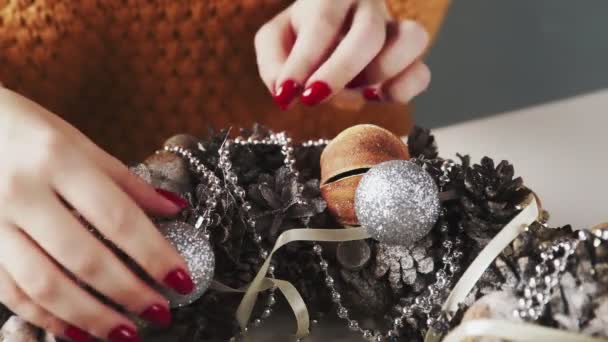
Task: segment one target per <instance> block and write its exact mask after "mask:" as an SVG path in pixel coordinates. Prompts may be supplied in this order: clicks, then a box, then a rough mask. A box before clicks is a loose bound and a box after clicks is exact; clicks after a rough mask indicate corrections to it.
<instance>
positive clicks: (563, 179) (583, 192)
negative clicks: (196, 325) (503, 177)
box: [165, 91, 608, 342]
mask: <svg viewBox="0 0 608 342" xmlns="http://www.w3.org/2000/svg"><path fill="white" fill-rule="evenodd" d="M607 108H608V91H602V92H597V93H593V94H588V95H583V96H578V97H575V98H571V99H566V100H563V101H558V102H554V103H549V104H544V105H540V106H536V107H532V108H526V109H523V110H518V111H515V112H510V113H505V114H502V115H498V116H493V117H491V118H487V119H482V120H475V121H470V122H465V123H462V124H458V125H453V126H449V127H445V128H441V129H436V130H434V133H435V135H436V137H437V142H438V145H439V152H440V155H441V156H442V157H447V158H452V157H454V158H455V154H456V153H457V152H460V153H461V154H462V153H466V154H469V155H471V157H472V160H473V161H475V162H477V161H479V159H480V158H481V157H482V156H484V155H488V156H490V157H492V158H494V159H495V160H497V161H500V160H501V159H507V160H509V161H511V162H512V163H513V164H514V165H515V171H516V174H517V175H520V176H522V177H523V178H524V182H525V183H526V184H527V185H528V186H529V187H531V188H532V189H534V190H535V191H536V192H537V193H538V194H539V196H540V197H541V199H542V202H543V206H544V207H545V208H546V209H547V210H549V211H550V213H551V217H552V218H551V223H553V224H556V225H563V224H567V223H571V224H573V225H574V226H575V227H585V226H592V225H594V224H597V223H599V222H601V221H605V220H608V210H606V208H607V207H608V205H607V202H606V200H605V199H604V197H605V194H606V193H608V182H607V181H606V178H607V177H608V174H607V172H606V170H607V169H608V159H607V158H606V157H607V155H606V148H607V147H608V142H607V141H608V136H607V137H604V134H605V131H606V128H608V113H606V112H607V111H608V110H606V109H607ZM419 115H420V114H419ZM320 290H321V291H324V290H325V289H320ZM275 316H277V317H274V318H273V319H271V321H270V322H269V323H267V324H266V325H264V327H263V328H261V329H257V330H254V331H252V332H251V333H250V334H249V337H248V338H247V341H255V342H279V341H281V342H284V341H294V339H293V338H290V337H289V334H290V333H291V332H293V331H294V330H295V323H294V321H293V317H292V314H291V313H290V312H289V311H284V313H281V314H277V315H275ZM169 340H170V339H168V340H165V341H169ZM305 341H307V342H346V341H352V342H358V341H363V340H362V339H361V338H359V337H358V336H356V335H352V334H350V332H349V331H348V330H347V329H346V328H345V327H344V326H343V325H340V324H338V323H336V321H333V322H331V323H327V322H326V323H321V324H320V325H319V326H314V329H313V333H312V335H311V336H310V337H309V338H307V339H306V340H305Z"/></svg>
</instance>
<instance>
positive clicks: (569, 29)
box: [415, 0, 608, 127]
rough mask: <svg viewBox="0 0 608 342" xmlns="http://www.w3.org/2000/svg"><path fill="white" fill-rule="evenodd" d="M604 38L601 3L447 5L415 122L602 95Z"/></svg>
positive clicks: (607, 76)
mask: <svg viewBox="0 0 608 342" xmlns="http://www.w3.org/2000/svg"><path fill="white" fill-rule="evenodd" d="M607 33H608V1H606V0H579V1H575V0H452V5H451V8H450V9H449V12H448V15H447V18H446V21H445V22H444V25H443V27H442V30H441V33H440V35H439V37H438V39H437V41H436V42H435V45H434V47H433V49H432V50H431V53H430V55H429V56H428V58H427V62H428V63H429V65H430V67H431V70H432V73H433V80H432V82H431V86H430V88H429V90H428V91H427V92H426V93H425V94H423V95H421V96H420V97H419V98H418V99H417V100H416V102H415V105H416V111H415V112H416V118H415V119H416V122H417V124H419V125H422V126H426V127H438V126H445V125H448V124H451V123H455V122H461V121H465V120H469V119H473V118H477V117H483V116H489V115H492V114H496V113H499V112H504V111H507V110H513V109H517V108H521V107H525V106H529V105H533V104H539V103H543V102H546V101H550V100H555V99H560V98H565V97H569V96H573V95H577V94H581V93H586V92H590V91H593V90H598V89H602V88H606V87H608V67H607V65H606V64H608V41H607V40H608V38H606V34H607ZM573 114H576V113H573Z"/></svg>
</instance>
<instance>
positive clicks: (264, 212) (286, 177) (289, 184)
mask: <svg viewBox="0 0 608 342" xmlns="http://www.w3.org/2000/svg"><path fill="white" fill-rule="evenodd" d="M318 187H319V182H318V180H310V181H308V182H307V183H306V184H305V185H304V188H303V189H298V183H297V179H296V178H295V176H294V175H293V173H291V172H289V171H288V170H287V168H286V167H281V168H279V169H278V170H277V171H276V172H274V174H273V175H270V174H262V175H260V176H259V179H258V182H257V183H255V184H251V185H250V186H249V189H248V191H247V196H248V197H249V199H250V200H251V203H252V204H253V210H252V214H253V217H254V218H255V219H256V229H257V230H258V231H259V232H260V234H261V235H262V237H263V238H264V239H265V240H266V241H267V242H268V243H269V245H270V246H272V245H273V244H274V242H275V241H276V239H277V238H278V236H279V235H280V234H281V233H282V232H283V231H285V230H287V229H290V228H296V227H300V228H301V227H304V226H306V225H308V223H309V222H310V219H311V218H312V217H314V216H316V215H318V214H320V213H322V212H323V211H324V210H325V207H326V205H325V201H323V199H322V198H320V197H319V196H318V194H319V191H318ZM307 188H311V189H307ZM300 191H301V194H302V195H301V196H300V197H299V195H298V194H299V193H300ZM309 194H310V195H309Z"/></svg>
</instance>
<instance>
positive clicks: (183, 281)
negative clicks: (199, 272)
mask: <svg viewBox="0 0 608 342" xmlns="http://www.w3.org/2000/svg"><path fill="white" fill-rule="evenodd" d="M164 281H165V284H166V285H167V286H168V287H170V288H172V289H174V290H175V291H177V293H180V294H182V295H187V294H189V293H190V292H192V291H194V282H193V281H192V278H190V275H189V274H188V272H186V271H185V270H184V269H183V268H178V269H176V270H173V271H171V272H169V274H167V276H166V277H165V279H164Z"/></svg>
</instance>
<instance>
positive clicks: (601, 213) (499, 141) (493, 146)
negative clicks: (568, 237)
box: [434, 90, 608, 228]
mask: <svg viewBox="0 0 608 342" xmlns="http://www.w3.org/2000/svg"><path fill="white" fill-rule="evenodd" d="M607 132H608V90H604V91H600V92H595V93H592V94H587V95H582V96H577V97H573V98H570V99H566V100H561V101H557V102H553V103H549V104H544V105H540V106H536V107H531V108H526V109H522V110H518V111H515V112H510V113H505V114H502V115H498V116H493V117H490V118H487V119H482V120H475V121H471V122H465V123H461V124H457V125H453V126H449V127H445V128H441V129H437V130H435V131H434V133H435V135H436V138H437V142H438V145H439V152H440V154H441V156H442V157H446V158H452V157H454V158H455V154H456V153H457V152H460V153H461V154H462V153H466V154H469V155H471V157H472V160H473V161H476V162H477V161H479V159H480V158H481V157H482V156H484V155H487V156H490V157H492V158H493V159H494V160H496V161H500V160H501V159H507V160H509V161H510V162H512V163H513V165H514V166H515V172H516V174H517V175H520V176H521V177H523V179H524V183H525V184H527V185H528V186H529V187H530V188H532V189H533V190H534V191H535V192H536V193H537V194H538V195H539V196H540V197H541V200H542V204H543V207H544V208H545V209H547V210H548V211H549V212H550V214H551V220H550V223H551V224H554V225H564V224H572V225H573V226H574V227H576V228H582V227H590V226H593V225H595V224H598V223H600V222H605V221H608V201H607V199H608V198H607V196H608V153H607V149H608V134H607Z"/></svg>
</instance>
